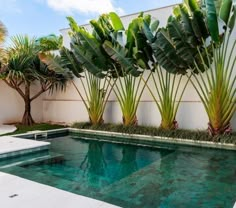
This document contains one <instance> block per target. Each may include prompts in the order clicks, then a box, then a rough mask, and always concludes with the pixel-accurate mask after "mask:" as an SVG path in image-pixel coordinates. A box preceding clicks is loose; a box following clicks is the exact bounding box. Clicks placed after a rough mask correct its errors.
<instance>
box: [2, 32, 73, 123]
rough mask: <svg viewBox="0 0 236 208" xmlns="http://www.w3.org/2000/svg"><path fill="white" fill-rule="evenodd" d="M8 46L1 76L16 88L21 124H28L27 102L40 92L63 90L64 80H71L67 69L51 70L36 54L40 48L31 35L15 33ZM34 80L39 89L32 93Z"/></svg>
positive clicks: (30, 117)
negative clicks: (20, 102)
mask: <svg viewBox="0 0 236 208" xmlns="http://www.w3.org/2000/svg"><path fill="white" fill-rule="evenodd" d="M11 40H12V43H11V45H10V47H8V48H7V49H6V51H7V59H6V62H5V63H4V67H2V69H1V72H0V77H1V79H2V80H3V81H4V82H5V83H6V84H7V85H8V86H9V87H11V88H13V89H14V90H16V92H18V93H19V95H20V96H21V97H22V99H23V100H24V103H25V112H24V114H23V118H22V124H23V125H32V124H34V120H33V118H32V116H31V103H32V101H34V100H35V99H36V98H38V97H39V96H40V95H41V94H42V93H44V92H46V91H48V90H49V91H53V90H65V88H66V83H67V81H68V80H70V79H71V77H72V76H71V73H70V72H69V71H67V70H63V71H52V70H49V69H48V67H47V66H46V65H45V64H44V63H43V62H41V61H40V59H39V57H38V55H39V53H40V52H41V51H42V48H41V46H40V44H39V42H40V41H36V39H35V38H29V37H28V36H15V37H13V38H12V39H11ZM33 83H34V84H35V83H38V84H39V86H40V89H39V91H38V92H37V93H36V94H34V95H32V93H31V86H32V84H33Z"/></svg>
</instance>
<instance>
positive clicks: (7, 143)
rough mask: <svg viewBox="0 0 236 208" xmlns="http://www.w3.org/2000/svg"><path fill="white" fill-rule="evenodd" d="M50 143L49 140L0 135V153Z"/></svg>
mask: <svg viewBox="0 0 236 208" xmlns="http://www.w3.org/2000/svg"><path fill="white" fill-rule="evenodd" d="M48 145H50V143H49V142H42V141H34V140H29V139H21V138H17V137H11V136H2V137H0V155H1V154H6V153H10V152H16V151H21V150H27V149H32V148H38V147H44V146H48Z"/></svg>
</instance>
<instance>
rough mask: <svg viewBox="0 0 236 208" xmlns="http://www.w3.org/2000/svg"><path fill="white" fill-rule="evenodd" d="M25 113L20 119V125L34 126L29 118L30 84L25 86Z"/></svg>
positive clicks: (30, 117)
mask: <svg viewBox="0 0 236 208" xmlns="http://www.w3.org/2000/svg"><path fill="white" fill-rule="evenodd" d="M24 102H25V113H24V115H23V118H22V124H23V125H26V126H31V125H33V124H34V120H33V118H32V116H31V99H30V84H29V83H26V84H25V97H24Z"/></svg>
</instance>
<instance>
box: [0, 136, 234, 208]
mask: <svg viewBox="0 0 236 208" xmlns="http://www.w3.org/2000/svg"><path fill="white" fill-rule="evenodd" d="M50 141H51V148H50V151H49V152H46V151H44V152H42V153H37V157H36V158H37V159H36V160H30V161H28V162H27V160H28V159H29V158H33V157H34V155H29V156H24V158H23V159H24V161H26V162H23V163H21V162H20V163H16V165H14V166H11V167H8V166H5V168H3V169H2V170H1V171H4V172H7V173H11V174H14V175H18V176H20V177H23V178H27V179H30V180H33V181H37V182H40V183H43V184H47V185H50V186H53V187H56V188H60V189H63V190H66V191H69V192H73V193H76V194H80V195H84V196H88V197H92V198H95V199H99V200H102V201H106V202H108V203H112V204H115V205H118V206H121V207H131V208H133V207H135V208H136V207H140V208H141V207H142V208H154V207H161V208H164V207H171V208H172V207H191V208H195V207H196V208H199V207H207V208H211V207H212V208H213V207H214V208H215V207H224V208H228V207H229V208H232V207H233V204H234V202H235V200H236V162H235V161H236V152H235V151H223V150H213V149H207V148H191V147H187V148H181V146H178V148H175V147H174V146H172V147H170V146H160V147H156V148H150V147H142V146H135V145H124V144H115V143H109V142H105V141H95V140H87V139H86V140H84V139H82V138H80V137H79V136H75V135H69V136H63V137H58V138H55V139H51V140H50ZM11 160H14V159H11ZM18 160H19V158H18ZM5 164H6V161H5ZM0 165H1V163H0ZM2 165H3V164H2Z"/></svg>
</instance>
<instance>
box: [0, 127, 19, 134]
mask: <svg viewBox="0 0 236 208" xmlns="http://www.w3.org/2000/svg"><path fill="white" fill-rule="evenodd" d="M16 129H17V128H16V127H15V126H14V125H0V135H3V134H7V133H11V132H14V131H15V130H16Z"/></svg>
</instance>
